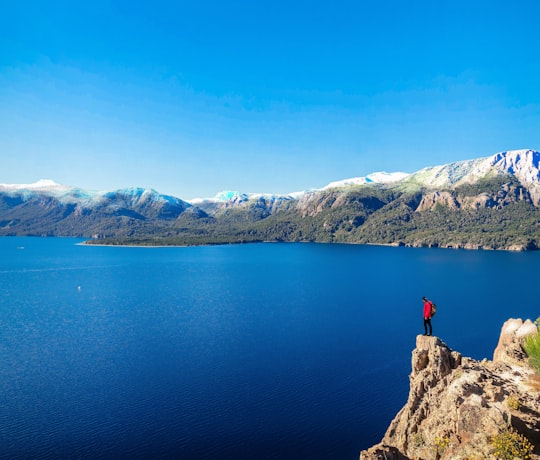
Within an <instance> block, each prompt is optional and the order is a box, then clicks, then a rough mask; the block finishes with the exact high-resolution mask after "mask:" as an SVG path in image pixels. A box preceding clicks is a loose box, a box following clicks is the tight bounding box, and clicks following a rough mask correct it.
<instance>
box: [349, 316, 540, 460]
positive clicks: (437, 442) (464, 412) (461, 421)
mask: <svg viewBox="0 0 540 460" xmlns="http://www.w3.org/2000/svg"><path fill="white" fill-rule="evenodd" d="M535 332H537V330H536V326H535V325H534V324H533V323H532V322H530V321H526V322H523V321H522V320H513V319H512V320H508V321H507V322H506V323H505V324H504V325H503V328H502V331H501V336H500V340H499V344H498V346H497V348H496V350H495V353H494V359H493V361H488V360H483V361H476V360H474V359H471V358H466V357H463V356H461V354H460V353H458V352H455V351H452V350H451V349H450V348H448V346H447V345H446V344H444V343H443V342H442V341H441V340H440V339H439V338H437V337H427V336H418V337H417V338H416V348H415V349H414V351H413V353H412V373H411V375H410V392H409V397H408V400H407V403H406V404H405V406H404V407H403V408H402V409H401V410H400V411H399V413H398V414H397V415H396V417H395V418H394V420H393V421H392V422H391V423H390V426H389V428H388V430H387V431H386V434H385V435H384V438H383V439H382V441H381V442H380V443H379V444H377V445H375V446H373V447H371V448H370V449H368V450H365V451H362V452H361V454H360V459H361V460H398V459H399V460H406V459H422V460H431V459H433V460H450V459H452V460H454V459H455V460H457V459H462V460H464V459H471V460H472V459H488V458H496V456H495V445H494V442H496V440H499V439H500V440H502V441H501V442H506V443H507V444H510V443H511V442H514V441H515V440H520V442H521V441H524V442H525V443H527V442H528V444H527V445H529V446H530V445H532V446H534V448H533V450H534V452H533V453H531V454H530V456H523V457H519V458H533V459H540V377H538V375H536V374H535V372H534V370H533V369H532V368H531V367H530V366H529V364H528V362H527V356H526V354H525V352H524V351H523V349H522V348H521V341H522V338H523V337H524V336H525V335H528V334H531V333H535ZM520 435H521V436H522V437H520ZM508 436H511V437H508ZM524 438H526V439H525V440H524ZM505 439H508V441H505ZM508 458H512V457H508Z"/></svg>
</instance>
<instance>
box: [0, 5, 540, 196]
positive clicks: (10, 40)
mask: <svg viewBox="0 0 540 460" xmlns="http://www.w3.org/2000/svg"><path fill="white" fill-rule="evenodd" d="M539 18H540V3H538V2H533V1H521V0H517V1H514V2H507V1H505V2H501V1H497V0H494V1H489V2H488V1H475V2H471V1H461V0H455V1H452V2H433V1H413V0H411V1H397V0H396V1H385V0H380V1H375V0H373V1H362V0H357V1H344V0H335V1H333V2H329V1H325V2H323V1H318V0H314V1H295V0H288V1H282V0H273V1H266V0H260V1H253V0H250V1H235V0H231V1H227V2H225V1H214V0H208V1H204V0H198V1H182V0H178V1H163V0H154V1H152V2H138V1H133V0H132V1H101V0H93V1H88V2H86V1H84V2H73V1H71V0H70V1H55V0H49V1H47V2H42V1H24V0H21V1H18V2H2V3H1V4H0V183H29V182H34V181H36V180H38V179H41V178H47V179H53V180H55V181H57V182H60V183H63V184H66V185H76V186H80V187H83V188H88V189H98V190H112V189H117V188H123V187H130V186H142V187H151V188H154V189H156V190H158V191H160V192H162V193H168V194H173V195H176V196H178V197H181V198H184V199H189V198H194V197H207V196H213V195H215V194H216V193H217V192H218V191H221V190H240V191H244V192H269V193H288V192H294V191H299V190H303V189H306V188H312V187H321V186H324V185H326V184H327V183H328V182H331V181H333V180H339V179H344V178H348V177H355V176H364V175H367V174H369V173H371V172H375V171H387V172H394V171H405V172H413V171H416V170H418V169H420V168H422V167H424V166H430V165H437V164H443V163H449V162H452V161H458V160H465V159H470V158H477V157H483V156H488V155H491V154H493V153H496V152H499V151H503V150H510V149H519V148H533V149H540V139H539V136H540V129H539V128H540V91H539V88H540V85H539V83H538V82H539V81H540V79H539V76H540V38H539V36H538V32H537V30H538V19H539Z"/></svg>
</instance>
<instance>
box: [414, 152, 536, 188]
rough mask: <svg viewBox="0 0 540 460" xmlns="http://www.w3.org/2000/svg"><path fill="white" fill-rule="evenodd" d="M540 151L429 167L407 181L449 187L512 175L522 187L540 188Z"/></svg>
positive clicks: (503, 153)
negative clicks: (539, 186)
mask: <svg viewBox="0 0 540 460" xmlns="http://www.w3.org/2000/svg"><path fill="white" fill-rule="evenodd" d="M539 165H540V152H536V151H534V150H510V151H507V152H500V153H496V154H495V155H492V156H489V157H485V158H479V159H475V160H466V161H457V162H454V163H449V164H445V165H441V166H430V167H427V168H424V169H421V170H420V171H418V172H415V173H413V174H411V175H409V176H408V177H407V178H404V179H405V180H407V179H408V180H409V181H414V182H417V183H419V184H421V185H423V186H425V187H431V188H447V187H455V186H459V185H462V184H471V183H475V182H476V181H478V180H479V179H482V178H486V177H493V176H500V175H504V174H509V175H512V176H515V177H516V179H518V180H519V181H520V182H521V183H522V184H523V185H533V186H536V185H540V169H539Z"/></svg>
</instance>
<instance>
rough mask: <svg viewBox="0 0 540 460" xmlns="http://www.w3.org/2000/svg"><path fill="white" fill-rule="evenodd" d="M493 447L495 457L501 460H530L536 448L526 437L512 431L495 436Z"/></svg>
mask: <svg viewBox="0 0 540 460" xmlns="http://www.w3.org/2000/svg"><path fill="white" fill-rule="evenodd" d="M491 445H492V446H493V447H494V448H495V451H494V452H493V453H494V455H495V457H496V458H499V459H501V460H514V459H515V458H520V459H522V460H529V459H530V458H531V454H532V453H533V450H534V446H533V445H532V444H531V443H530V442H529V440H528V439H527V438H526V437H525V436H523V435H521V434H519V433H516V432H515V431H512V430H509V431H505V432H503V433H500V434H498V435H497V436H494V437H493V439H492V440H491Z"/></svg>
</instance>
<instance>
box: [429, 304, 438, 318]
mask: <svg viewBox="0 0 540 460" xmlns="http://www.w3.org/2000/svg"><path fill="white" fill-rule="evenodd" d="M430 304H431V313H430V314H431V316H435V313H437V305H435V304H434V303H433V302H430Z"/></svg>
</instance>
